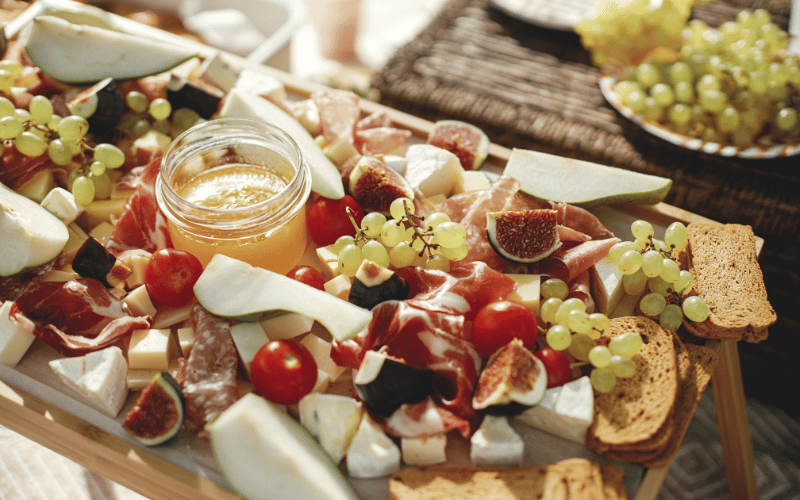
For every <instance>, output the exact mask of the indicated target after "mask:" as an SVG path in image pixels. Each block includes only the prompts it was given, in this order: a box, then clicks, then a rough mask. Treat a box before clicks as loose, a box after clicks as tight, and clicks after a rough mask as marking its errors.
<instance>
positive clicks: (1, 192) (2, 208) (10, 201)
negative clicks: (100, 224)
mask: <svg viewBox="0 0 800 500" xmlns="http://www.w3.org/2000/svg"><path fill="white" fill-rule="evenodd" d="M68 239H69V231H68V230H67V226H65V225H64V223H63V222H61V221H60V220H59V219H58V218H57V217H56V216H55V215H53V214H51V213H50V212H48V211H47V209H45V208H44V207H42V206H41V205H39V204H38V203H36V202H34V201H32V200H29V199H28V198H26V197H24V196H22V195H21V194H19V193H17V192H15V191H13V190H11V189H9V188H7V187H6V186H4V185H3V184H0V276H10V275H12V274H16V273H18V272H20V271H22V270H24V269H26V268H30V267H36V266H39V265H42V264H44V263H46V262H49V261H51V260H53V259H55V258H56V257H57V256H58V254H59V253H60V252H61V250H63V249H64V246H66V244H67V240H68Z"/></svg>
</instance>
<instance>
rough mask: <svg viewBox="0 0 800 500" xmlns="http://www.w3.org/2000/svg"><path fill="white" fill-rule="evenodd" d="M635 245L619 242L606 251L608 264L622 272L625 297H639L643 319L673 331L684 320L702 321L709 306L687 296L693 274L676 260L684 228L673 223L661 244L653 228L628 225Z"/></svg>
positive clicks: (640, 222)
mask: <svg viewBox="0 0 800 500" xmlns="http://www.w3.org/2000/svg"><path fill="white" fill-rule="evenodd" d="M631 232H632V233H633V236H634V238H635V241H621V242H619V243H617V244H616V245H614V246H613V247H611V249H610V250H609V251H608V260H610V261H611V263H612V264H615V265H616V266H617V267H618V268H619V270H620V272H622V274H623V277H622V285H623V287H624V288H625V293H627V294H628V295H634V296H640V295H641V299H640V300H639V309H640V310H641V312H642V314H644V315H645V316H650V317H653V318H658V320H659V323H660V324H661V326H662V327H663V328H665V329H667V330H671V331H675V330H677V329H678V327H680V325H681V323H682V321H683V316H684V315H686V317H687V318H688V319H690V320H692V321H705V320H706V318H707V317H708V313H709V311H708V306H707V305H706V303H705V301H703V299H701V298H700V297H697V296H689V294H690V292H691V291H692V288H693V286H694V280H693V278H692V274H691V273H690V272H689V271H686V270H681V269H680V267H679V266H678V264H677V262H675V258H676V255H677V252H678V251H680V250H682V249H683V248H684V247H685V246H686V244H687V241H688V239H687V235H686V226H684V225H683V224H682V223H680V222H673V223H672V224H670V225H669V227H667V230H666V231H665V233H664V240H663V241H662V240H658V239H656V238H654V234H655V232H654V230H653V226H652V224H650V223H649V222H647V221H644V220H637V221H634V222H633V224H631Z"/></svg>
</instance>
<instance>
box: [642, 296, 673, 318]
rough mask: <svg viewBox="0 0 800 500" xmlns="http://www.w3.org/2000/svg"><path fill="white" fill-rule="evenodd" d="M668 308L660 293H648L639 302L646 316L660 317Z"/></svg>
mask: <svg viewBox="0 0 800 500" xmlns="http://www.w3.org/2000/svg"><path fill="white" fill-rule="evenodd" d="M666 306H667V301H666V299H664V296H663V295H661V294H659V293H655V292H653V293H648V294H647V295H645V296H644V297H642V300H640V301H639V309H641V310H642V314H644V315H645V316H658V315H659V314H661V311H663V310H664V308H665V307H666Z"/></svg>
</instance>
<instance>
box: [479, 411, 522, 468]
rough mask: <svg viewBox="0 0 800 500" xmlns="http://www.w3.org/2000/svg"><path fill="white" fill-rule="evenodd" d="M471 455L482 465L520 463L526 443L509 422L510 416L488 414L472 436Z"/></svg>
mask: <svg viewBox="0 0 800 500" xmlns="http://www.w3.org/2000/svg"><path fill="white" fill-rule="evenodd" d="M470 445H471V446H470V452H469V456H470V459H471V460H472V463H473V464H475V465H480V466H495V465H520V464H521V463H522V454H523V452H524V451H525V443H524V442H523V441H522V438H521V437H520V436H519V435H518V434H517V433H516V432H515V431H514V429H512V428H511V426H510V425H509V424H508V417H505V416H495V415H486V416H485V417H483V422H481V426H480V427H479V428H478V430H477V431H476V432H475V434H473V435H472V437H471V438H470Z"/></svg>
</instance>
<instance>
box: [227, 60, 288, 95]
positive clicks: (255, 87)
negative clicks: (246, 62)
mask: <svg viewBox="0 0 800 500" xmlns="http://www.w3.org/2000/svg"><path fill="white" fill-rule="evenodd" d="M233 86H234V87H235V88H237V89H242V90H246V91H248V92H252V93H253V94H256V95H259V96H261V97H265V98H267V99H271V100H272V101H273V102H284V101H285V100H286V88H284V86H283V82H281V81H280V80H278V79H277V78H275V77H274V76H272V75H268V74H266V73H262V72H261V71H257V70H254V69H249V68H245V69H243V70H242V72H241V73H239V78H237V79H236V83H235V84H234V85H233Z"/></svg>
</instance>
